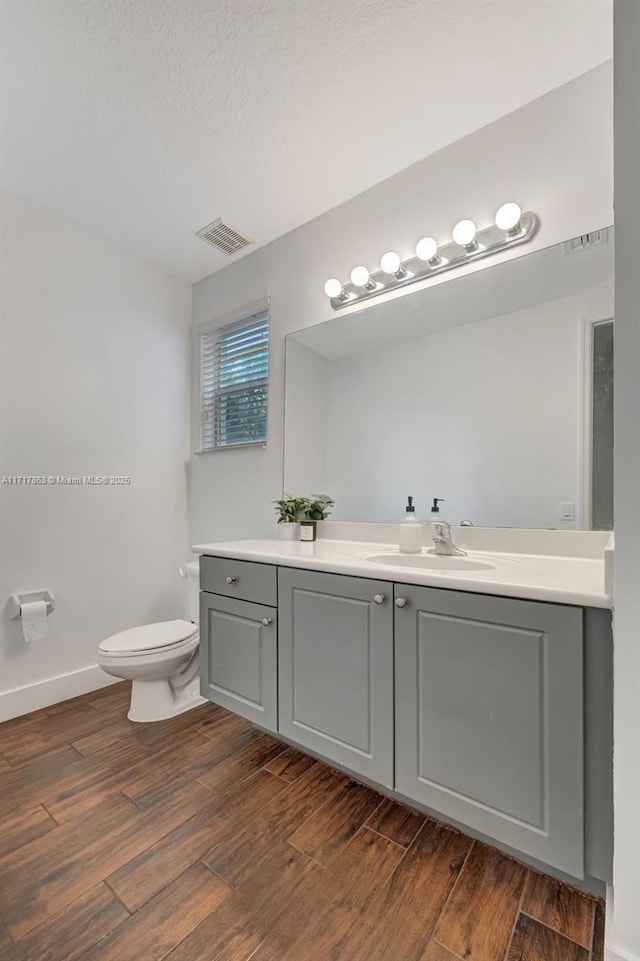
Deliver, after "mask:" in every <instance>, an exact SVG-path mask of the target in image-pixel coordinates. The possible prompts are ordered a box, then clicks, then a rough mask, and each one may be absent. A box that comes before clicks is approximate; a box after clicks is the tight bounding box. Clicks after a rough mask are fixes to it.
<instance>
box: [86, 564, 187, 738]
mask: <svg viewBox="0 0 640 961" xmlns="http://www.w3.org/2000/svg"><path fill="white" fill-rule="evenodd" d="M180 573H181V575H182V577H183V578H185V579H186V582H187V589H188V595H189V613H190V616H191V620H189V621H186V620H180V619H178V620H173V621H159V622H158V623H156V624H144V625H143V626H142V627H133V628H130V629H129V630H127V631H121V632H120V633H119V634H113V635H111V637H107V638H105V640H104V641H102V643H101V644H100V646H99V648H98V664H99V665H100V667H101V668H102V670H103V671H105V672H106V673H107V674H111V675H112V676H113V677H119V678H122V679H123V680H128V681H131V682H132V683H131V704H130V705H129V713H128V714H127V717H128V718H129V720H130V721H163V720H165V719H166V718H169V717H175V716H176V715H177V714H182V713H183V712H184V711H189V710H191V708H193V707H196V705H198V704H202V703H203V702H204V700H205V698H203V697H201V696H200V676H199V643H200V632H199V630H198V623H197V622H198V587H199V576H200V571H199V563H198V562H197V561H192V562H190V563H189V564H186V565H185V567H184V568H183V569H181V571H180Z"/></svg>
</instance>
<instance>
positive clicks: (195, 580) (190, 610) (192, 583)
mask: <svg viewBox="0 0 640 961" xmlns="http://www.w3.org/2000/svg"><path fill="white" fill-rule="evenodd" d="M180 574H181V575H182V577H183V578H184V579H185V581H186V589H187V617H188V618H189V620H190V621H193V623H194V624H197V623H198V621H199V619H200V597H199V594H200V561H199V560H198V561H189V563H188V564H185V565H184V567H181V568H180Z"/></svg>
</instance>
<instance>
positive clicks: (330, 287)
mask: <svg viewBox="0 0 640 961" xmlns="http://www.w3.org/2000/svg"><path fill="white" fill-rule="evenodd" d="M324 292H325V294H326V295H327V297H330V298H331V300H341V301H342V300H348V299H349V294H348V293H347V292H346V290H345V289H344V287H343V286H342V284H341V283H340V281H339V280H337V279H336V278H335V277H330V278H329V280H328V281H327V282H326V284H325V285H324Z"/></svg>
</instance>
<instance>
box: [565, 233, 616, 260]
mask: <svg viewBox="0 0 640 961" xmlns="http://www.w3.org/2000/svg"><path fill="white" fill-rule="evenodd" d="M610 236H611V227H603V228H602V230H592V231H591V232H590V233H588V234H580V236H579V237H574V238H573V240H567V241H566V242H565V245H564V250H565V253H566V254H577V253H578V252H579V251H580V250H586V249H587V247H601V246H603V245H604V244H608V243H609V239H610Z"/></svg>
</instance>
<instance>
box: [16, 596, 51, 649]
mask: <svg viewBox="0 0 640 961" xmlns="http://www.w3.org/2000/svg"><path fill="white" fill-rule="evenodd" d="M20 618H21V620H22V636H23V637H24V639H25V641H26V642H27V644H28V643H29V642H30V641H43V640H44V639H45V637H46V636H47V634H48V633H49V625H48V624H47V602H46V601H29V602H28V603H27V604H23V605H22V608H21V614H20Z"/></svg>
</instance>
